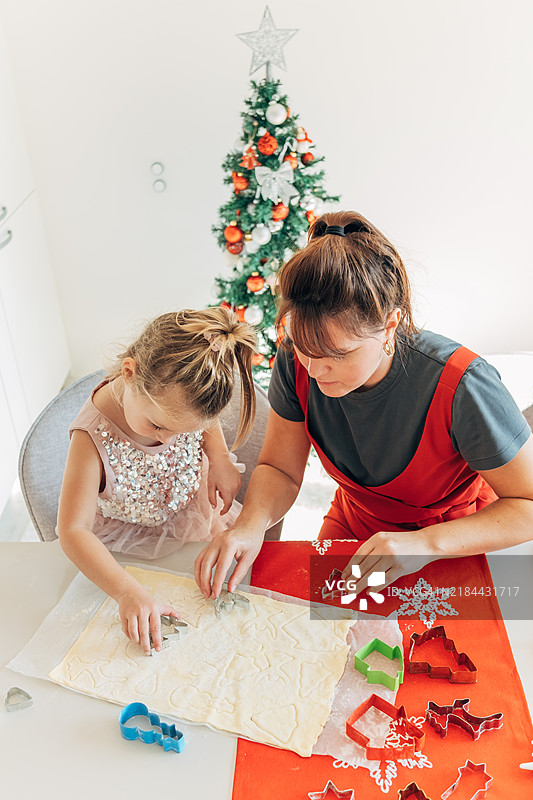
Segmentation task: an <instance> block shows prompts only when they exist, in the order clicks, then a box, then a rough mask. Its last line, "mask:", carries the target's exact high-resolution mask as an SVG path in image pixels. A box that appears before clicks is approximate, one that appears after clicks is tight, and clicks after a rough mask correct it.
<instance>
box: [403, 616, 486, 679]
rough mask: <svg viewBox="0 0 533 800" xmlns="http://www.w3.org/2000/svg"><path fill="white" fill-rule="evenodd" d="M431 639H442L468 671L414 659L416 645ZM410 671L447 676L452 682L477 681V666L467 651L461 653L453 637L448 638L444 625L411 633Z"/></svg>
mask: <svg viewBox="0 0 533 800" xmlns="http://www.w3.org/2000/svg"><path fill="white" fill-rule="evenodd" d="M431 639H442V642H443V645H444V649H445V650H448V651H449V652H450V653H451V654H452V655H453V657H454V658H455V660H456V662H457V664H458V666H461V667H462V666H464V667H466V671H464V670H457V671H453V670H452V668H451V667H445V666H433V665H432V664H429V663H428V662H427V661H413V651H414V649H415V647H420V645H423V644H425V643H426V642H429V641H430V640H431ZM409 672H410V674H411V675H423V674H427V675H429V677H430V678H446V679H447V680H448V681H450V683H475V682H476V681H477V667H476V666H475V664H474V662H473V661H472V659H471V658H470V657H469V656H467V654H466V653H459V652H458V650H457V648H456V646H455V642H454V641H453V639H448V637H447V636H446V631H445V630H444V626H443V625H437V626H436V627H435V628H429V629H428V630H427V631H424V633H412V634H411V646H410V648H409Z"/></svg>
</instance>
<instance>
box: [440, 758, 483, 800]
mask: <svg viewBox="0 0 533 800" xmlns="http://www.w3.org/2000/svg"><path fill="white" fill-rule="evenodd" d="M486 766H487V765H486V764H474V763H473V762H472V761H470V759H469V758H467V760H466V764H465V765H464V767H459V777H458V778H457V780H456V781H455V783H452V785H451V786H450V787H449V788H448V789H446V791H445V792H444V794H441V797H442V800H448V798H449V797H450V796H451V795H452V794H453V793H454V792H455V790H456V789H457V787H458V785H459V783H460V782H461V778H462V777H463V775H464V773H465V772H477V773H479V774H480V775H481V777H484V778H485V786H483V787H482V788H481V789H478V790H477V792H474V794H473V795H472V797H471V798H470V800H481V798H483V797H486V796H487V792H488V790H489V789H490V787H491V786H492V782H493V780H494V779H493V777H492V775H489V774H488V772H485V767H486Z"/></svg>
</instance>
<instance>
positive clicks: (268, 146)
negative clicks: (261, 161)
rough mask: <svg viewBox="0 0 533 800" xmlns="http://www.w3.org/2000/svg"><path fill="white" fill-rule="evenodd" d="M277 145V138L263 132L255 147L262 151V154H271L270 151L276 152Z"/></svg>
mask: <svg viewBox="0 0 533 800" xmlns="http://www.w3.org/2000/svg"><path fill="white" fill-rule="evenodd" d="M277 147H278V140H277V139H275V138H274V137H273V136H271V135H270V133H265V135H264V136H261V138H260V139H259V141H258V142H257V149H258V150H259V152H260V153H263V155H264V156H271V155H272V153H275V152H276V150H277Z"/></svg>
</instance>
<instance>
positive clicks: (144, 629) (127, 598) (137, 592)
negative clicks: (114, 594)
mask: <svg viewBox="0 0 533 800" xmlns="http://www.w3.org/2000/svg"><path fill="white" fill-rule="evenodd" d="M117 602H118V610H119V613H120V619H121V622H122V630H123V631H124V633H125V634H126V636H127V637H128V639H131V641H132V642H135V644H140V645H141V647H142V648H143V650H144V652H145V654H146V655H147V656H149V655H150V649H151V645H150V632H151V633H152V640H153V643H154V647H155V649H156V650H157V652H159V651H160V650H161V646H162V641H161V619H160V618H161V615H162V614H167V615H170V616H173V617H178V619H179V614H178V613H177V611H176V610H175V609H174V608H172V606H165V605H162V604H161V603H159V602H158V601H157V600H156V599H155V597H153V596H152V595H151V594H150V592H148V591H147V590H146V589H143V587H142V586H140V585H139V588H138V589H137V588H136V587H133V588H131V589H128V590H127V591H125V592H124V594H122V595H120V597H118V598H117Z"/></svg>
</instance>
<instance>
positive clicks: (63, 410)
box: [19, 370, 283, 542]
mask: <svg viewBox="0 0 533 800" xmlns="http://www.w3.org/2000/svg"><path fill="white" fill-rule="evenodd" d="M104 377H105V372H104V371H103V370H100V371H98V372H93V373H91V374H90V375H86V376H85V377H84V378H80V379H79V380H78V381H76V382H75V383H72V384H71V385H70V386H67V388H66V389H64V390H63V391H62V392H60V393H59V394H58V395H57V396H56V397H54V399H53V400H51V401H50V403H49V404H48V405H47V406H46V408H45V409H44V410H43V411H42V412H41V413H40V414H39V416H38V417H37V419H36V420H35V422H34V423H33V425H32V426H31V428H30V430H29V431H28V433H27V434H26V436H25V438H24V441H23V443H22V447H21V449H20V456H19V480H20V486H21V489H22V495H23V497H24V501H25V503H26V506H27V509H28V512H29V515H30V517H31V520H32V522H33V524H34V526H35V530H36V531H37V533H38V534H39V536H40V538H41V539H42V541H43V542H49V541H52V540H53V539H56V538H57V537H56V532H55V528H56V521H57V508H58V502H59V494H60V490H61V482H62V480H63V471H64V469H65V462H66V460H67V451H68V446H69V435H68V429H69V425H70V423H71V422H72V420H73V419H74V418H75V417H76V415H77V413H78V411H79V410H80V408H81V407H82V405H83V403H84V402H85V400H86V399H87V398H88V397H89V396H90V394H91V391H92V390H93V389H94V387H95V386H97V385H98V383H100V381H101V380H102V379H103V378H104ZM255 394H256V401H257V412H256V416H255V422H254V427H253V431H252V434H251V436H250V438H249V439H248V441H247V442H245V443H244V445H242V447H240V448H239V449H238V450H236V456H237V458H238V460H239V461H240V462H241V463H243V464H245V465H246V472H245V473H244V474H243V475H242V486H241V489H240V491H239V493H238V495H237V500H239V501H241V502H242V499H243V497H244V494H245V492H246V487H247V486H248V481H249V480H250V475H251V473H252V471H253V469H254V467H255V465H256V463H257V459H258V457H259V453H260V450H261V447H262V444H263V439H264V436H265V429H266V424H267V419H268V414H269V409H270V406H269V403H268V398H267V394H266V392H265V391H264V389H262V388H261V387H260V386H257V385H256V386H255ZM239 408H240V386H239V385H237V386H236V387H235V391H234V393H233V397H232V399H231V401H230V403H229V405H228V406H227V408H226V409H224V412H223V414H222V415H221V424H222V428H223V431H224V436H225V438H226V441H227V442H228V446H230V447H231V445H232V443H233V441H234V439H235V433H236V429H237V424H238V419H239ZM282 524H283V521H281V522H278V523H277V525H274V526H273V527H272V528H270V530H269V531H267V535H266V538H267V539H279V538H280V534H281V527H282Z"/></svg>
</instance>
